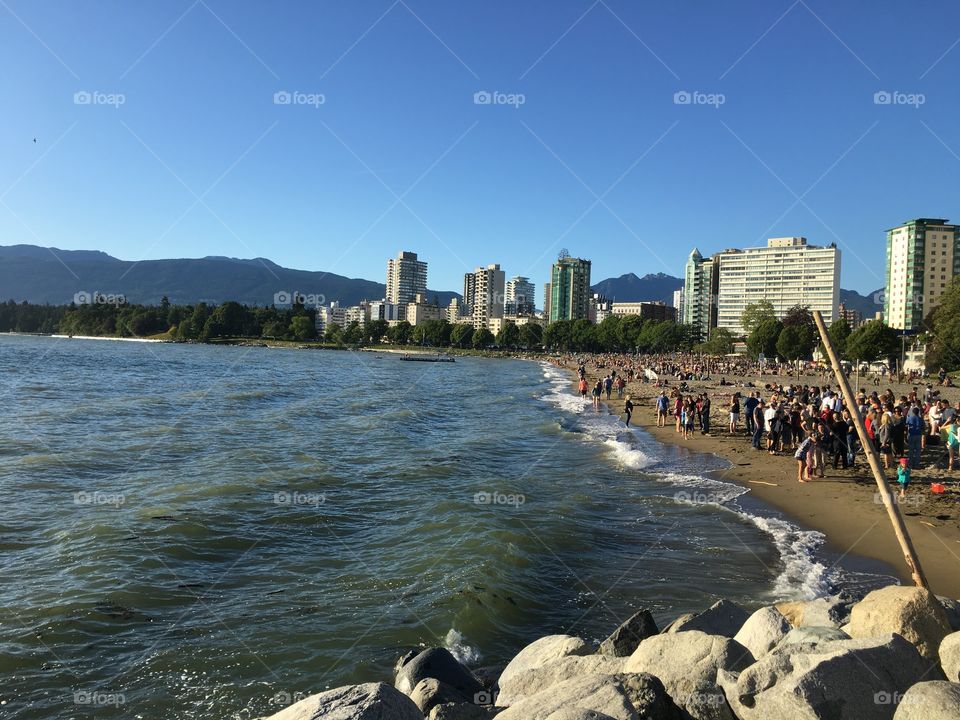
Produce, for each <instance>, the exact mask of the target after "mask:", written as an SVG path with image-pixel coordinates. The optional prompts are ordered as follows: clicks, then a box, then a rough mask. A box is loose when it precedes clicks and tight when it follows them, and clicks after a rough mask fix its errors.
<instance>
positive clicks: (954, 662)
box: [940, 632, 960, 682]
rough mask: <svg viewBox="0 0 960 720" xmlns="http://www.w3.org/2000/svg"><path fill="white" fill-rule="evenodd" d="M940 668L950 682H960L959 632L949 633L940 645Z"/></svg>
mask: <svg viewBox="0 0 960 720" xmlns="http://www.w3.org/2000/svg"><path fill="white" fill-rule="evenodd" d="M940 667H941V668H943V674H944V675H946V677H947V680H949V681H950V682H960V632H955V633H950V634H949V635H947V636H946V637H945V638H944V639H943V642H941V643H940Z"/></svg>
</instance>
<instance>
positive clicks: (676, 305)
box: [673, 288, 683, 322]
mask: <svg viewBox="0 0 960 720" xmlns="http://www.w3.org/2000/svg"><path fill="white" fill-rule="evenodd" d="M673 309H674V310H676V311H677V322H683V288H680V289H679V290H674V291H673Z"/></svg>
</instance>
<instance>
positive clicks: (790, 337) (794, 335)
mask: <svg viewBox="0 0 960 720" xmlns="http://www.w3.org/2000/svg"><path fill="white" fill-rule="evenodd" d="M815 342H816V338H815V337H814V335H813V332H812V331H811V330H810V326H809V325H803V324H797V325H786V326H785V327H784V328H783V330H781V331H780V335H779V336H778V337H777V354H778V355H780V356H781V357H783V358H786V359H787V360H806V359H808V358H809V357H810V352H811V351H812V350H813V346H814V343H815Z"/></svg>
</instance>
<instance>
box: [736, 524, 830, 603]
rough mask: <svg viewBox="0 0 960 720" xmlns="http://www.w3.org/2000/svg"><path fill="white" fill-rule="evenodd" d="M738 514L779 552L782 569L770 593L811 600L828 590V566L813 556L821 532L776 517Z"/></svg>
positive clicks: (818, 544)
mask: <svg viewBox="0 0 960 720" xmlns="http://www.w3.org/2000/svg"><path fill="white" fill-rule="evenodd" d="M739 514H740V515H742V516H743V517H745V518H747V519H748V520H750V521H751V522H752V523H753V524H754V525H756V526H757V527H758V528H760V529H761V530H763V531H764V532H765V533H767V534H768V535H769V536H770V537H771V538H773V543H774V545H776V547H777V550H779V551H780V557H781V559H782V561H783V571H782V572H781V573H780V575H778V576H777V579H776V580H775V581H774V585H773V593H774V594H775V595H776V596H778V597H784V598H796V599H802V600H810V599H812V598H815V597H819V596H821V595H826V594H827V593H828V592H829V588H830V582H829V574H830V572H829V568H827V567H826V566H825V565H824V564H823V563H821V562H818V561H817V559H816V551H817V549H818V548H819V547H820V546H821V545H822V544H823V541H824V538H825V536H824V534H823V533H819V532H816V531H815V530H801V529H800V528H798V527H797V526H796V525H794V524H793V523H790V522H787V521H786V520H781V519H780V518H775V517H760V516H758V515H752V514H750V513H746V512H740V513H739Z"/></svg>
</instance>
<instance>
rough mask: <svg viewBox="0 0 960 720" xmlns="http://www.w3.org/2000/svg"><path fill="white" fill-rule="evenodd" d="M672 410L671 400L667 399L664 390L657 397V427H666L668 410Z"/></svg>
mask: <svg viewBox="0 0 960 720" xmlns="http://www.w3.org/2000/svg"><path fill="white" fill-rule="evenodd" d="M669 409H670V398H668V397H667V391H666V390H664V391H663V392H662V393H660V395H658V396H657V427H665V426H666V424H667V410H669Z"/></svg>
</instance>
